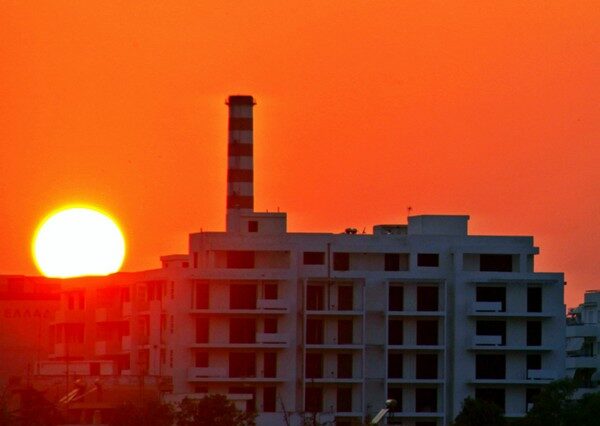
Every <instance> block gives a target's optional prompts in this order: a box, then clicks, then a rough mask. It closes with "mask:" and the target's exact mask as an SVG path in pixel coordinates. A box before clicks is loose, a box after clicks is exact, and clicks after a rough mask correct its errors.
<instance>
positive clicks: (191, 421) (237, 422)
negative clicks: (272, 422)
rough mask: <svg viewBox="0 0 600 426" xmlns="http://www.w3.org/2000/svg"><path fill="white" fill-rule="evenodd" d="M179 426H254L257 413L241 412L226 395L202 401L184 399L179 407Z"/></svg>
mask: <svg viewBox="0 0 600 426" xmlns="http://www.w3.org/2000/svg"><path fill="white" fill-rule="evenodd" d="M178 408H179V411H178V412H177V414H176V418H177V425H178V426H254V425H255V423H254V418H255V417H256V413H245V412H241V411H239V410H238V409H237V408H236V407H235V405H234V404H233V403H232V402H231V401H229V400H228V399H227V398H226V397H225V396H224V395H219V394H215V395H207V396H205V397H204V398H202V399H200V400H192V399H187V398H186V399H184V400H183V401H181V403H180V404H179V405H178Z"/></svg>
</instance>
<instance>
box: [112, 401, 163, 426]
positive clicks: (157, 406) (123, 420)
mask: <svg viewBox="0 0 600 426" xmlns="http://www.w3.org/2000/svg"><path fill="white" fill-rule="evenodd" d="M174 419H175V415H174V413H173V408H172V407H171V406H170V405H169V404H164V403H161V402H158V401H148V402H146V404H144V405H142V406H138V405H134V404H132V403H125V404H122V405H120V406H118V407H117V408H116V409H115V410H114V411H113V415H112V419H111V422H110V424H111V426H131V425H138V424H139V425H145V426H171V425H172V424H173V420H174Z"/></svg>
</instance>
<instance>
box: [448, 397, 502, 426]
mask: <svg viewBox="0 0 600 426" xmlns="http://www.w3.org/2000/svg"><path fill="white" fill-rule="evenodd" d="M505 424H506V420H505V418H504V414H502V409H501V408H500V407H498V406H497V405H496V404H493V403H491V402H487V401H483V400H481V399H473V398H471V397H470V396H468V397H467V398H465V400H464V401H463V406H462V410H461V411H460V413H458V416H456V419H454V423H453V425H454V426H481V425H486V426H504V425H505Z"/></svg>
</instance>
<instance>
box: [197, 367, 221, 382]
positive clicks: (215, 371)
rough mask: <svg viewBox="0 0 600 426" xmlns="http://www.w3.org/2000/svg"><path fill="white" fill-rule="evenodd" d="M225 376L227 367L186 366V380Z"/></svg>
mask: <svg viewBox="0 0 600 426" xmlns="http://www.w3.org/2000/svg"><path fill="white" fill-rule="evenodd" d="M216 377H221V378H224V377H227V369H226V368H219V367H191V368H188V380H196V379H203V378H216Z"/></svg>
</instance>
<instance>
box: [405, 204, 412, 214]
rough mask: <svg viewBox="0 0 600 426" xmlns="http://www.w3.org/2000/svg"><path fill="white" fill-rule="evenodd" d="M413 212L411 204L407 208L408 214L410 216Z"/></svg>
mask: <svg viewBox="0 0 600 426" xmlns="http://www.w3.org/2000/svg"><path fill="white" fill-rule="evenodd" d="M411 212H412V207H411V206H408V207H407V208H406V216H410V213H411Z"/></svg>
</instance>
